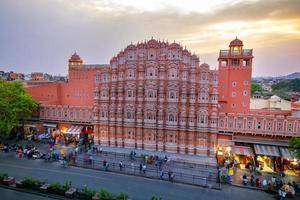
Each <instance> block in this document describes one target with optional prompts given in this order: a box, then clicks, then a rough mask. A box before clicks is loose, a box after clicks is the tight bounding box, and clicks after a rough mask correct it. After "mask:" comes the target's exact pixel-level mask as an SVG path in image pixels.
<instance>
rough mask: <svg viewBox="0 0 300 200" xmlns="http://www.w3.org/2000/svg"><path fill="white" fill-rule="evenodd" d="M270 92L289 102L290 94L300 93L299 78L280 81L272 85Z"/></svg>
mask: <svg viewBox="0 0 300 200" xmlns="http://www.w3.org/2000/svg"><path fill="white" fill-rule="evenodd" d="M272 91H273V93H274V94H276V95H277V96H279V97H281V98H283V99H286V100H289V99H290V94H291V93H295V92H296V93H300V78H296V79H292V80H289V79H285V80H282V81H280V82H278V83H276V84H274V85H272Z"/></svg>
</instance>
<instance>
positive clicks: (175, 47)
mask: <svg viewBox="0 0 300 200" xmlns="http://www.w3.org/2000/svg"><path fill="white" fill-rule="evenodd" d="M169 48H170V49H173V48H174V49H180V48H181V46H180V45H179V44H178V43H176V42H175V41H174V42H173V43H172V44H170V45H169Z"/></svg>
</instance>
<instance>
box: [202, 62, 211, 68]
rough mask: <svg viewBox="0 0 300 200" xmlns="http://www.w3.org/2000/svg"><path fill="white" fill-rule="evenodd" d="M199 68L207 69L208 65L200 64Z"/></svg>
mask: <svg viewBox="0 0 300 200" xmlns="http://www.w3.org/2000/svg"><path fill="white" fill-rule="evenodd" d="M200 67H203V68H209V65H208V64H207V63H202V64H201V65H200Z"/></svg>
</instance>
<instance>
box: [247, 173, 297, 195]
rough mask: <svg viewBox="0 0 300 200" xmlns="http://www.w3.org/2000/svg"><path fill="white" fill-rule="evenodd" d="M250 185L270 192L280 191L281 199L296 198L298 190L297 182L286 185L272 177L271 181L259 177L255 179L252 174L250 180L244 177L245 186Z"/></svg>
mask: <svg viewBox="0 0 300 200" xmlns="http://www.w3.org/2000/svg"><path fill="white" fill-rule="evenodd" d="M248 183H250V185H251V186H256V187H263V188H265V189H269V190H274V191H275V190H276V191H278V195H279V197H280V199H285V197H286V196H287V195H290V196H292V197H293V196H295V190H296V189H297V188H298V185H297V184H296V182H295V181H293V182H292V183H290V182H289V183H287V184H285V183H284V182H283V181H282V180H279V179H277V178H276V177H275V176H272V177H271V178H270V179H266V178H264V179H262V180H261V179H260V178H259V177H256V178H255V177H254V175H253V174H252V175H251V176H250V180H249V179H248V176H247V175H246V174H244V175H243V184H244V185H247V184H248Z"/></svg>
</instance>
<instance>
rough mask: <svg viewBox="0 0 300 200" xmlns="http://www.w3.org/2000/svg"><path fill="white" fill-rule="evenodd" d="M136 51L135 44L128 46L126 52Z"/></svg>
mask: <svg viewBox="0 0 300 200" xmlns="http://www.w3.org/2000/svg"><path fill="white" fill-rule="evenodd" d="M135 49H136V46H135V45H133V44H132V43H131V44H130V45H128V46H127V47H126V49H125V50H135Z"/></svg>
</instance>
